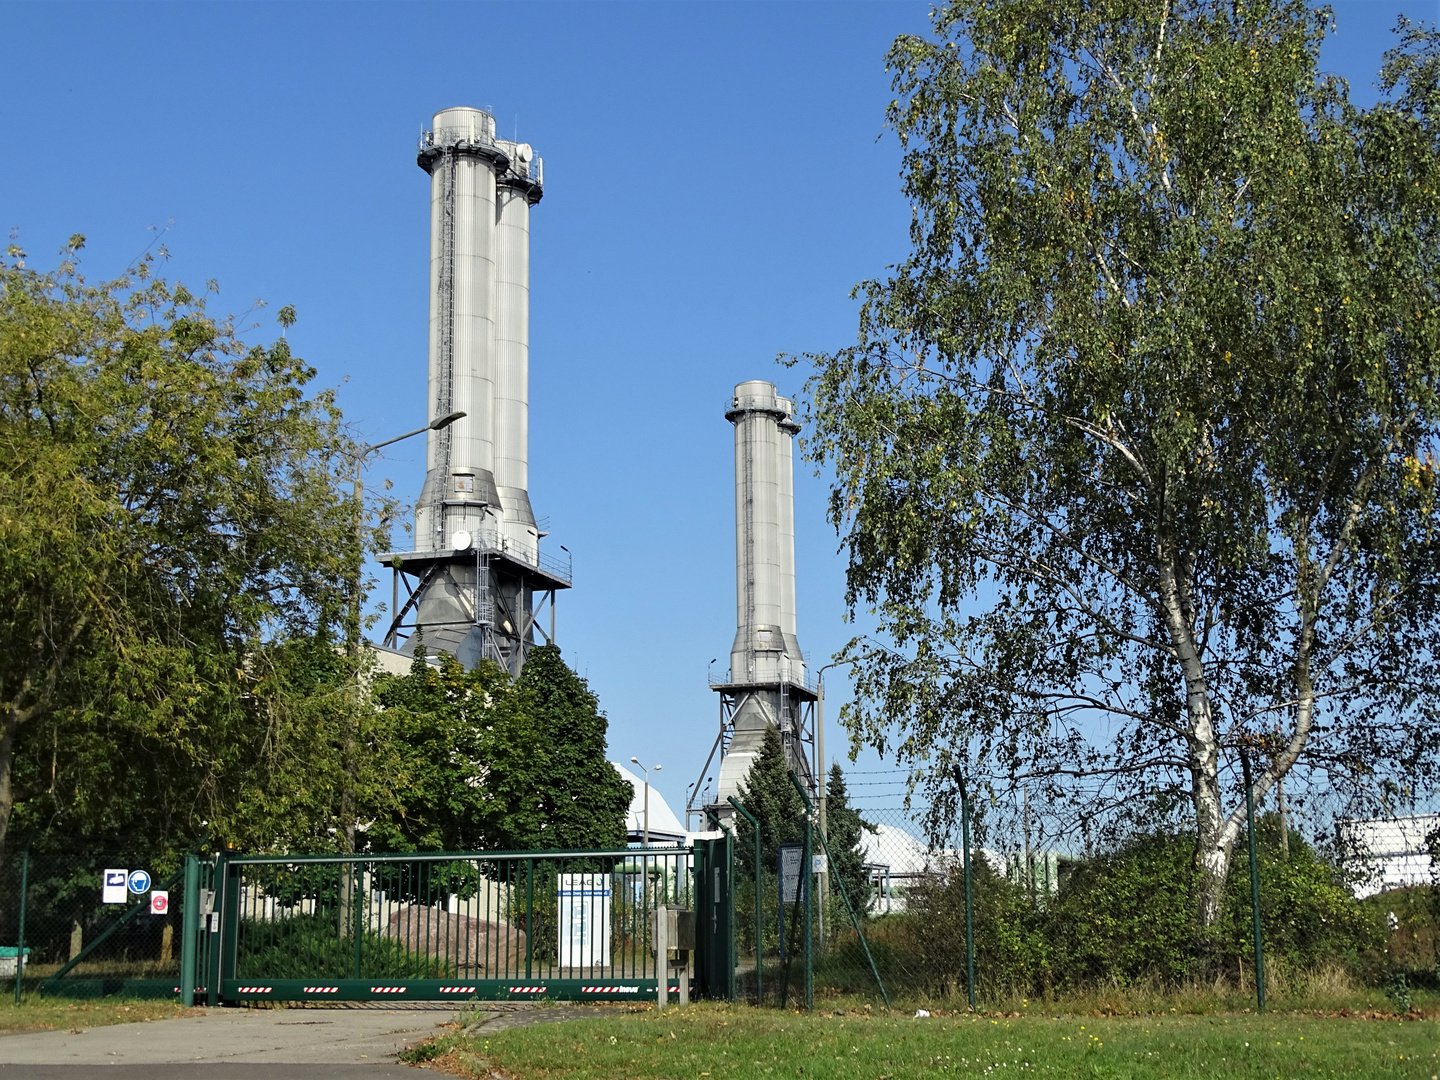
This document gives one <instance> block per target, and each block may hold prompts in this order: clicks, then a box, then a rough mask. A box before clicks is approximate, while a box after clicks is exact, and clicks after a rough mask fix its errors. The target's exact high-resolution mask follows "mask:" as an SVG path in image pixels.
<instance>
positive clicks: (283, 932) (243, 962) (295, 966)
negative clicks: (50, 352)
mask: <svg viewBox="0 0 1440 1080" xmlns="http://www.w3.org/2000/svg"><path fill="white" fill-rule="evenodd" d="M336 918H337V916H336V915H335V914H334V913H333V912H331V913H325V914H320V915H295V916H291V917H290V918H285V919H277V920H276V921H274V922H256V921H250V920H246V921H245V922H244V923H242V924H241V928H240V943H239V955H238V957H237V958H236V965H235V974H236V976H237V977H242V978H254V979H301V978H304V979H348V978H351V977H352V976H353V975H354V974H355V939H354V938H353V937H350V936H348V935H347V936H345V937H341V936H340V934H339V933H338V930H337V927H336ZM360 973H361V975H362V977H364V978H367V979H443V978H446V977H448V976H450V975H453V974H454V971H453V968H452V966H451V965H450V963H449V962H448V961H445V960H442V959H438V958H434V957H430V956H426V955H424V954H422V953H412V952H411V951H410V950H409V949H407V948H406V947H405V945H404V944H403V943H402V942H400V941H397V940H395V939H394V938H387V937H381V936H380V935H379V934H377V933H374V932H373V931H369V930H366V931H364V932H363V933H362V934H361V941H360Z"/></svg>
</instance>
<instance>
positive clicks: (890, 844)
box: [736, 790, 1440, 1007]
mask: <svg viewBox="0 0 1440 1080" xmlns="http://www.w3.org/2000/svg"><path fill="white" fill-rule="evenodd" d="M996 809H997V808H996V806H995V805H994V804H993V803H990V802H989V801H988V800H987V804H986V806H985V807H984V810H986V811H988V812H989V814H990V816H989V820H988V822H984V823H982V822H983V819H982V815H980V814H976V815H975V817H976V818H977V819H981V820H979V821H977V820H972V825H973V826H975V828H974V833H975V835H973V836H972V849H971V850H972V855H971V860H970V873H969V875H968V877H969V885H968V889H967V884H966V877H967V875H966V874H965V872H964V858H963V854H962V844H961V843H960V839H959V836H958V833H959V828H958V827H957V828H956V830H955V831H956V833H957V835H956V836H954V837H947V838H946V841H948V842H942V843H935V842H932V841H931V840H930V839H929V837H928V835H927V825H928V820H927V815H926V814H925V812H924V810H923V808H921V809H915V810H907V809H903V808H898V807H894V806H891V807H877V806H873V805H869V806H867V805H864V804H863V803H862V804H861V806H860V807H859V810H860V815H861V817H862V819H863V821H864V822H865V826H866V827H865V828H864V830H863V831H862V833H861V835H860V838H859V842H858V844H856V845H855V850H854V851H853V852H841V851H836V852H832V854H831V858H830V859H828V860H826V859H825V858H824V857H823V853H822V851H821V844H820V841H819V839H818V836H817V837H816V839H815V840H814V841H813V844H814V855H815V856H816V860H815V863H816V864H815V867H814V870H815V871H816V872H815V873H814V874H813V876H812V875H801V876H802V877H808V878H809V880H810V881H811V882H813V894H812V895H811V896H810V897H809V898H808V904H807V898H806V897H805V895H804V889H803V882H802V883H801V885H800V887H798V888H797V887H796V885H794V884H788V885H787V882H786V875H787V873H788V872H790V871H787V868H786V866H785V856H784V852H783V851H782V853H781V857H780V858H778V859H776V860H775V865H773V866H772V865H769V864H768V863H765V864H763V865H762V866H761V868H760V873H759V875H758V881H757V877H756V875H755V874H754V872H753V870H752V869H750V867H753V865H754V858H753V856H751V857H750V858H749V860H748V862H747V863H746V867H745V868H742V869H741V870H740V871H739V872H737V878H736V880H737V890H736V928H737V953H738V956H739V957H740V964H739V972H740V983H739V985H740V991H741V994H742V996H743V997H746V998H748V999H750V1000H759V1001H763V1002H765V1003H770V1004H779V1003H782V1002H783V1003H784V1004H786V1005H789V1006H791V1007H793V1006H795V1005H797V1004H800V1003H802V1002H803V1001H804V1000H805V998H806V995H807V986H806V978H807V974H806V968H805V955H804V953H805V944H806V940H805V939H806V929H807V926H808V930H809V935H810V951H811V971H810V975H809V977H810V979H811V980H812V981H811V985H810V987H809V988H808V992H809V993H810V994H811V995H813V999H814V1000H815V1001H816V1003H817V1005H818V1004H823V1002H824V1001H825V1000H827V999H835V998H839V997H842V996H859V997H862V998H865V999H867V1000H874V1001H876V1002H879V1001H881V1000H884V999H885V998H887V997H888V998H910V999H913V998H917V997H924V998H934V997H937V996H939V997H949V998H953V999H955V1000H957V1001H959V1002H961V1003H963V1002H964V1001H965V999H966V998H967V997H968V995H969V993H970V990H971V979H970V974H969V972H970V956H969V955H967V947H966V942H967V936H968V939H969V940H970V942H971V943H972V947H973V971H974V990H975V993H976V995H977V998H978V1000H979V1002H980V1003H981V1004H982V1005H983V1004H984V1003H986V1002H989V1003H991V1004H994V1003H996V1002H999V1001H1005V1000H1008V999H1012V998H1013V999H1019V998H1023V997H1043V996H1046V995H1049V994H1063V993H1074V992H1082V993H1084V992H1091V991H1096V990H1100V989H1105V990H1115V989H1124V988H1132V989H1136V988H1148V989H1149V990H1154V991H1157V992H1170V991H1174V990H1182V989H1185V988H1187V987H1188V988H1192V989H1193V988H1197V987H1205V988H1208V989H1209V990H1211V991H1217V989H1218V991H1219V992H1224V993H1234V994H1240V995H1254V994H1255V993H1256V988H1257V979H1263V986H1264V987H1268V988H1271V992H1272V996H1273V994H1274V993H1276V992H1279V993H1302V992H1308V991H1306V990H1305V989H1304V988H1305V986H1306V985H1309V984H1311V983H1315V982H1318V981H1323V980H1326V979H1328V980H1330V985H1350V986H1352V987H1355V988H1357V989H1361V988H1364V987H1366V986H1371V987H1382V988H1387V993H1388V992H1389V989H1388V988H1389V987H1391V986H1394V985H1396V984H1399V985H1402V986H1404V985H1408V986H1410V987H1411V988H1414V987H1417V986H1433V985H1437V970H1440V892H1437V888H1436V886H1435V884H1434V880H1435V878H1434V870H1433V866H1432V857H1431V854H1430V851H1431V849H1432V848H1433V847H1434V846H1435V841H1436V840H1437V839H1440V817H1436V816H1433V815H1429V814H1426V813H1413V812H1410V811H1413V810H1414V809H1415V808H1413V807H1409V806H1398V805H1397V806H1396V807H1393V808H1392V809H1391V812H1390V813H1388V814H1385V813H1380V814H1375V813H1374V812H1373V811H1372V812H1371V816H1369V817H1367V818H1364V819H1363V821H1360V819H1356V818H1349V817H1346V814H1347V813H1353V812H1354V809H1353V807H1351V806H1350V805H1349V804H1348V803H1345V802H1342V801H1341V800H1339V799H1337V798H1336V797H1334V796H1329V797H1327V796H1326V794H1325V793H1324V792H1321V791H1314V790H1311V791H1305V792H1302V793H1301V797H1299V798H1294V799H1292V800H1291V801H1290V802H1288V803H1287V804H1286V807H1285V813H1284V814H1283V815H1282V814H1281V813H1280V804H1279V799H1278V798H1277V797H1274V796H1272V798H1270V799H1269V800H1267V801H1266V803H1265V804H1264V805H1261V806H1259V807H1257V808H1256V814H1257V817H1256V826H1255V840H1256V844H1255V847H1256V863H1255V866H1256V876H1255V880H1254V882H1253V891H1252V880H1251V873H1250V863H1249V858H1248V840H1249V834H1248V831H1247V830H1244V829H1242V831H1241V833H1240V836H1239V838H1238V839H1237V841H1236V843H1235V845H1234V847H1233V849H1232V851H1231V860H1230V866H1229V877H1228V881H1227V882H1226V885H1225V888H1224V891H1223V895H1222V896H1221V897H1220V898H1219V901H1218V904H1219V911H1218V915H1217V916H1216V918H1215V920H1214V923H1213V925H1212V926H1210V927H1208V928H1204V929H1202V928H1201V927H1200V926H1199V923H1198V919H1197V911H1198V909H1199V906H1200V902H1201V897H1200V892H1199V888H1200V885H1199V877H1198V873H1197V863H1196V851H1195V845H1194V838H1193V834H1192V833H1190V832H1189V831H1188V830H1187V829H1185V828H1184V823H1183V822H1179V823H1169V822H1165V821H1156V822H1155V823H1154V825H1153V827H1152V828H1150V829H1143V828H1136V829H1133V830H1132V831H1130V832H1128V833H1117V834H1116V835H1113V836H1107V837H1105V838H1104V840H1103V842H1099V841H1097V840H1096V838H1095V837H1094V836H1093V835H1092V836H1089V837H1087V836H1085V835H1083V834H1081V833H1080V832H1079V831H1078V830H1076V831H1075V832H1074V834H1072V835H1071V836H1069V837H1064V838H1063V839H1065V840H1068V841H1069V842H1068V843H1061V842H1057V840H1061V839H1062V837H1060V836H1058V835H1057V831H1055V830H1053V829H1049V828H1047V823H1046V822H1045V820H1044V815H1043V814H1042V813H1040V810H1039V808H1038V807H1035V806H1026V807H1019V806H1017V808H1016V809H1017V813H1015V814H1014V815H1011V816H1012V817H1013V818H1014V820H1013V821H1011V820H1009V819H1007V818H1006V817H1005V816H1004V815H1002V814H1000V813H997V812H995V811H996ZM1002 809H1003V808H1002ZM1357 822H1359V823H1358V824H1357ZM815 832H817V833H818V829H817V830H815ZM982 838H983V840H982ZM832 839H833V837H832ZM738 846H739V847H743V844H741V845H738ZM803 854H804V853H803V852H802V853H801V857H803ZM792 861H793V860H792ZM842 886H844V888H843V889H842ZM842 893H843V895H842ZM847 898H848V900H849V903H848V904H847V903H846V899H847ZM807 911H808V913H809V914H808V920H807V915H806V913H807ZM1257 911H1258V914H1259V923H1260V930H1261V938H1262V957H1263V960H1264V965H1263V971H1262V972H1259V973H1258V974H1257V965H1256V957H1255V916H1256V912H1257ZM967 932H968V933H967ZM757 940H758V943H759V947H758V948H757ZM882 986H883V990H882V989H881V987H882Z"/></svg>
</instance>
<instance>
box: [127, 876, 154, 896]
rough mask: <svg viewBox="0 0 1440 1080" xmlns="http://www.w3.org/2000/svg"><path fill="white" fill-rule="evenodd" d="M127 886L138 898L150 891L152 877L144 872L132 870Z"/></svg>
mask: <svg viewBox="0 0 1440 1080" xmlns="http://www.w3.org/2000/svg"><path fill="white" fill-rule="evenodd" d="M125 884H126V885H127V886H128V887H129V889H130V891H131V892H132V893H134V894H135V895H136V896H139V895H140V894H141V893H144V892H149V891H150V875H149V873H148V872H146V871H144V870H131V871H130V878H129V880H128V881H126V882H125Z"/></svg>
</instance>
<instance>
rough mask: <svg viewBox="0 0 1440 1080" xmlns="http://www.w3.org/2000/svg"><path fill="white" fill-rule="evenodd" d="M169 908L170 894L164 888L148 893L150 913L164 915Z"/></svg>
mask: <svg viewBox="0 0 1440 1080" xmlns="http://www.w3.org/2000/svg"><path fill="white" fill-rule="evenodd" d="M169 910H170V894H169V893H168V892H166V891H165V890H164V889H156V890H155V891H154V892H152V893H151V894H150V914H151V915H164V914H165V913H166V912H168V911H169Z"/></svg>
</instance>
